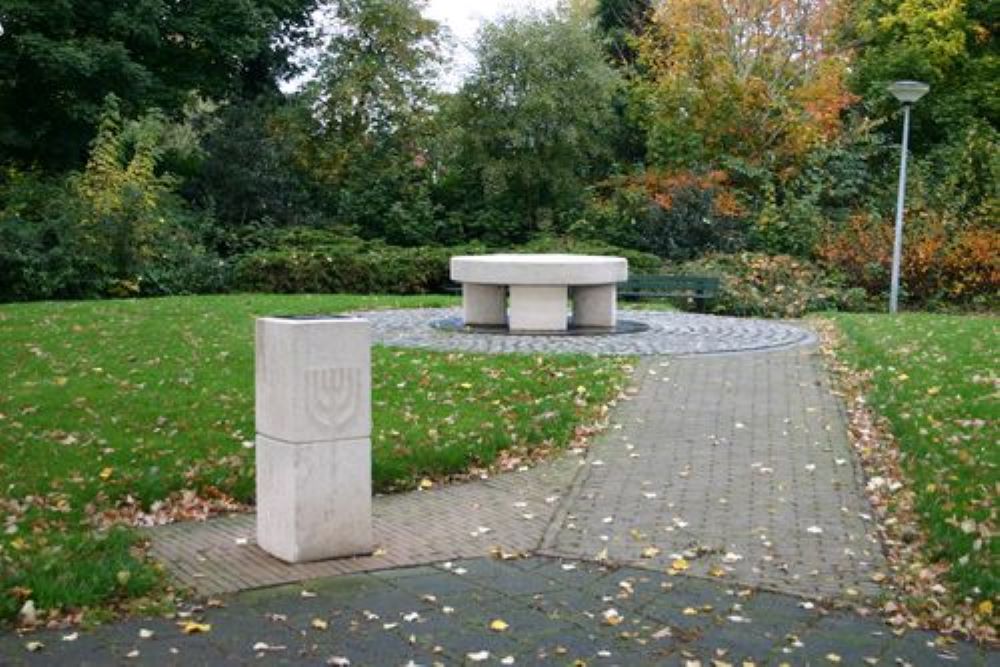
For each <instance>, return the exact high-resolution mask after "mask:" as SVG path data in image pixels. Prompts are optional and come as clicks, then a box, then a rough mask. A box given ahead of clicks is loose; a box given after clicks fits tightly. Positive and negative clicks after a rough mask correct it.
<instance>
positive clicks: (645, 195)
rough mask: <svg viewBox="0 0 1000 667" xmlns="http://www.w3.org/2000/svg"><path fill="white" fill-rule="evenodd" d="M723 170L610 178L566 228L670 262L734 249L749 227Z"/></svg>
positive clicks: (743, 244) (741, 246)
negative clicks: (583, 213) (570, 226)
mask: <svg viewBox="0 0 1000 667" xmlns="http://www.w3.org/2000/svg"><path fill="white" fill-rule="evenodd" d="M727 180H728V179H727V176H726V174H725V173H723V172H709V173H706V174H696V173H694V172H678V173H660V172H655V171H652V170H650V171H647V172H645V173H643V174H639V175H636V176H629V177H620V178H616V179H611V180H609V181H607V182H605V183H604V184H602V185H601V187H600V188H599V189H598V191H597V197H596V198H595V200H594V201H593V202H592V203H591V205H590V208H589V210H588V211H587V214H586V216H585V219H584V220H581V221H580V222H578V223H576V224H575V225H574V226H573V227H572V229H571V232H572V233H573V234H574V235H578V236H583V237H585V238H592V239H599V240H602V241H605V242H608V243H613V244H615V245H620V246H625V247H629V248H637V249H639V250H643V251H645V252H650V253H654V254H656V255H659V256H660V257H663V258H666V259H671V260H686V259H691V258H693V257H697V256H699V255H702V254H704V253H706V252H735V251H738V250H742V249H744V248H745V247H746V244H747V234H748V230H749V225H748V223H747V221H746V216H745V212H744V210H743V207H742V205H741V204H740V203H739V201H738V200H737V198H736V195H735V194H734V191H733V190H732V189H731V188H730V187H729V186H728V183H727Z"/></svg>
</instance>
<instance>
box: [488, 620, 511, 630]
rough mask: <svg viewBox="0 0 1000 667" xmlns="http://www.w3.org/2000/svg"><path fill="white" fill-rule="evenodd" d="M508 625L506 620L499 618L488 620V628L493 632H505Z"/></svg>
mask: <svg viewBox="0 0 1000 667" xmlns="http://www.w3.org/2000/svg"><path fill="white" fill-rule="evenodd" d="M509 627H510V626H509V625H507V623H506V621H502V620H500V619H499V618H498V619H495V620H493V621H491V622H490V630H492V631H493V632H506V631H507V628H509Z"/></svg>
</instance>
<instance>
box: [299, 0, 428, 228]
mask: <svg viewBox="0 0 1000 667" xmlns="http://www.w3.org/2000/svg"><path fill="white" fill-rule="evenodd" d="M423 8H424V3H423V2H422V1H421V0H343V1H342V2H340V3H339V4H338V5H337V8H336V12H335V19H336V27H335V31H334V34H333V36H332V38H331V40H330V43H329V45H328V46H327V48H326V49H325V51H324V52H323V53H322V54H321V56H320V59H319V67H318V70H317V76H316V78H315V80H314V81H313V82H312V83H310V84H309V85H308V87H307V89H306V91H305V93H304V94H303V96H302V99H301V100H300V102H301V104H300V105H299V106H298V107H297V117H295V118H293V117H292V116H290V115H289V116H287V118H288V121H289V122H288V124H287V127H286V131H287V132H289V133H292V134H295V135H297V138H296V141H297V153H298V154H299V156H300V159H301V160H302V161H303V163H304V164H305V165H307V167H308V168H309V170H310V171H311V172H312V173H313V174H314V175H315V177H316V178H317V179H318V180H319V182H321V183H322V184H324V185H325V186H326V187H328V188H330V189H331V190H332V196H333V198H334V199H335V201H336V212H337V217H338V218H339V221H340V222H343V223H346V224H352V225H357V226H358V227H359V228H360V230H361V232H362V233H363V234H365V235H366V236H379V237H384V238H388V239H389V240H392V241H395V242H399V243H419V242H421V241H422V240H425V239H424V238H423V237H424V235H425V234H426V232H427V230H428V229H429V228H430V227H431V226H432V224H433V219H432V218H433V215H432V212H431V206H430V202H429V199H428V197H429V195H428V192H427V187H426V186H427V183H428V179H429V173H428V169H427V168H426V167H427V155H426V154H427V146H428V144H429V142H430V137H431V121H432V116H433V112H434V109H435V95H436V93H435V92H434V82H435V80H436V75H437V71H438V66H439V65H440V63H441V60H442V55H441V49H440V43H439V40H440V34H439V27H438V24H437V23H436V22H434V21H432V20H429V19H427V18H424V16H423V15H422V10H423Z"/></svg>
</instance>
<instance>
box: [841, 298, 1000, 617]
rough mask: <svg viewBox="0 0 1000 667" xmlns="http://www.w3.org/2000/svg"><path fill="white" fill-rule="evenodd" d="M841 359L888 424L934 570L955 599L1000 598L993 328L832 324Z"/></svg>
mask: <svg viewBox="0 0 1000 667" xmlns="http://www.w3.org/2000/svg"><path fill="white" fill-rule="evenodd" d="M831 318H832V319H833V320H834V322H836V324H837V325H838V327H839V328H840V330H841V331H842V332H843V333H844V334H845V335H846V336H845V338H846V340H845V341H844V348H843V349H842V350H841V357H842V358H843V359H844V361H846V362H848V363H849V364H851V365H852V366H854V367H855V368H856V369H858V370H869V371H871V372H872V374H873V375H872V381H871V390H870V393H869V396H868V399H869V403H870V404H871V405H872V407H873V408H874V409H875V410H876V411H877V412H878V413H879V414H881V415H882V416H884V417H886V418H887V419H888V420H889V423H890V424H891V427H892V431H893V434H894V435H895V436H896V438H897V440H898V442H899V447H900V450H901V452H902V453H903V456H904V459H903V466H904V472H905V474H906V475H907V477H908V478H909V480H910V481H911V482H912V484H913V487H914V490H915V493H916V510H917V512H918V513H919V515H920V518H921V520H922V522H923V526H924V528H925V529H926V531H927V534H928V538H929V545H928V546H929V548H930V549H931V553H929V554H928V557H929V558H930V559H931V560H934V561H944V562H948V563H951V564H952V569H951V577H952V579H953V581H954V583H955V585H956V587H957V590H958V592H959V593H960V594H961V595H967V596H970V597H972V598H973V599H975V600H979V599H987V600H989V599H995V597H996V596H997V595H998V594H1000V570H998V568H997V563H998V556H1000V548H998V546H997V542H996V539H995V538H994V537H993V536H994V535H996V531H997V512H998V502H997V498H998V497H1000V445H998V428H997V417H998V407H997V406H998V400H997V399H998V388H1000V378H998V376H997V369H998V368H1000V366H998V350H1000V345H998V343H1000V337H998V335H997V334H998V320H997V319H996V318H993V317H972V316H948V315H926V314H906V315H900V316H898V317H890V316H886V315H834V316H831Z"/></svg>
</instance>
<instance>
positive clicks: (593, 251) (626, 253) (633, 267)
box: [470, 236, 663, 274]
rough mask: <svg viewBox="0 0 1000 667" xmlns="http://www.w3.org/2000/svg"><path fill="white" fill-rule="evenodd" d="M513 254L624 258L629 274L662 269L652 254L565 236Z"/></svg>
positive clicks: (537, 241)
mask: <svg viewBox="0 0 1000 667" xmlns="http://www.w3.org/2000/svg"><path fill="white" fill-rule="evenodd" d="M514 252H540V253H545V252H559V253H574V254H581V255H608V256H616V257H624V258H625V259H627V260H628V269H629V272H630V273H633V274H650V273H660V270H661V269H662V268H663V260H661V259H660V258H659V257H657V256H656V255H654V254H652V253H648V252H642V251H640V250H631V249H629V248H621V247H619V246H616V245H611V244H610V243H604V242H602V241H593V240H591V241H587V240H579V239H574V238H570V237H565V236H547V237H543V238H538V239H535V240H534V241H531V242H530V243H525V244H524V245H521V246H517V247H516V248H515V250H514ZM470 254H473V253H470Z"/></svg>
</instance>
